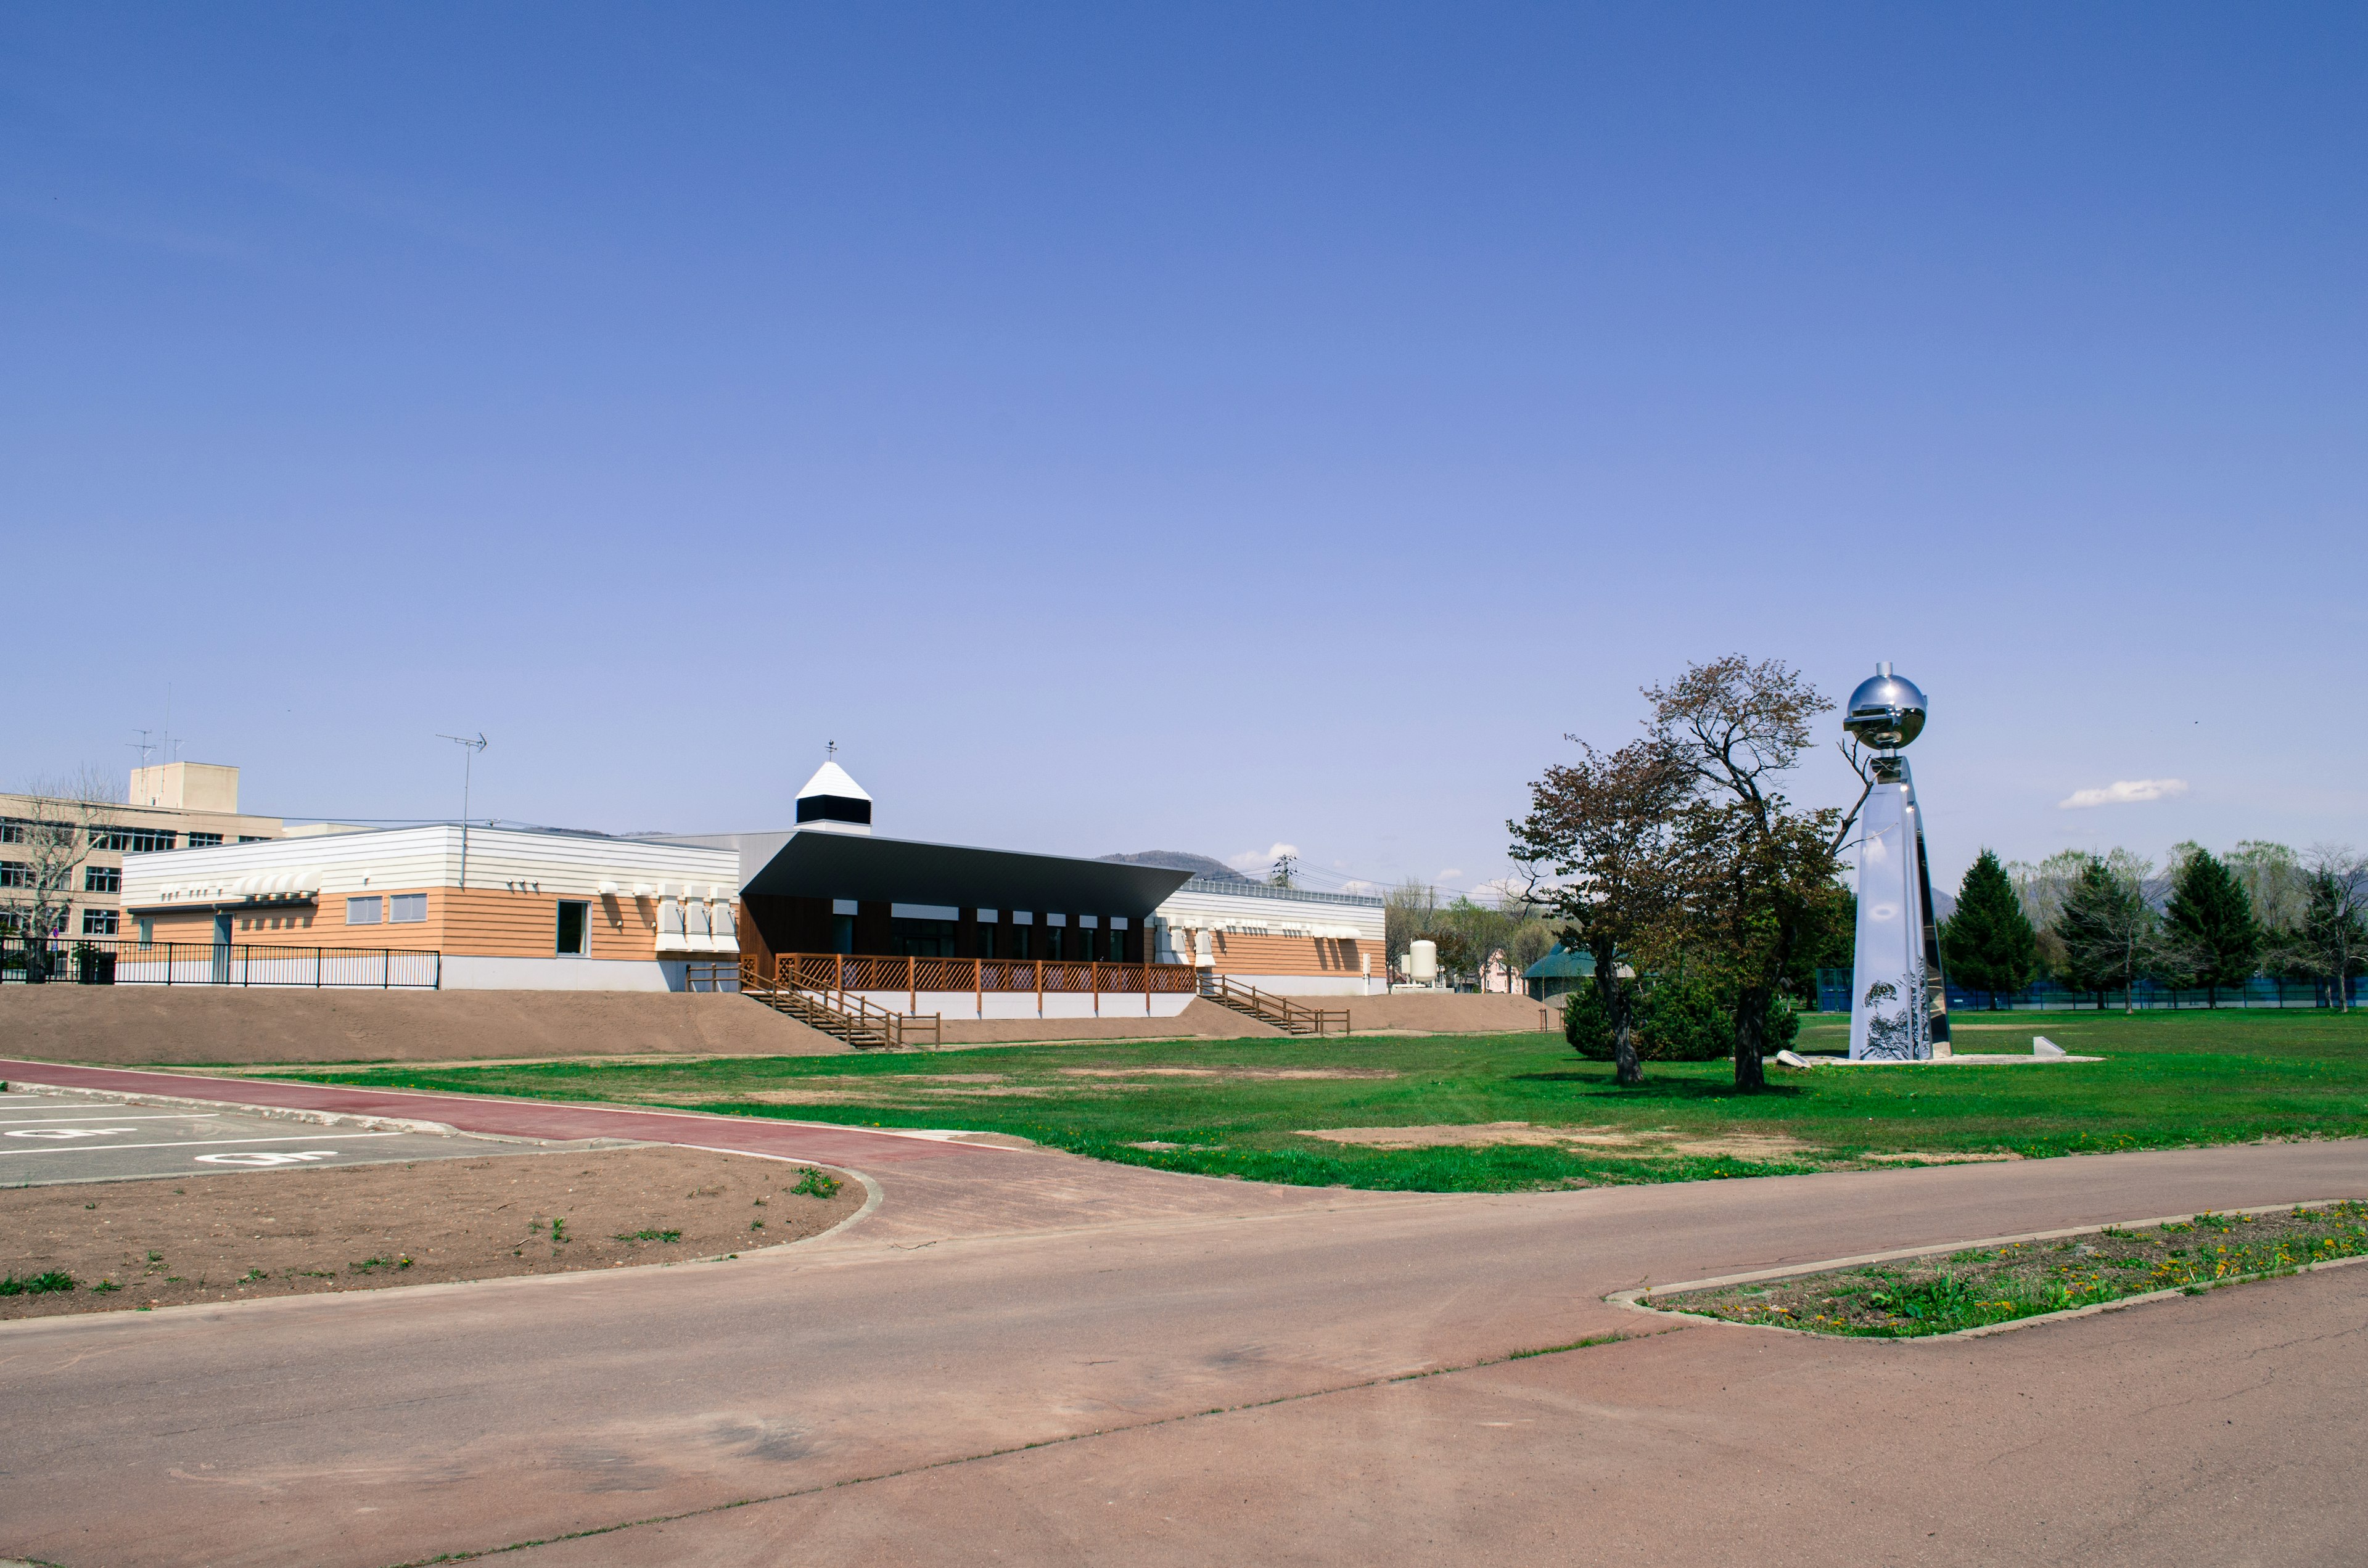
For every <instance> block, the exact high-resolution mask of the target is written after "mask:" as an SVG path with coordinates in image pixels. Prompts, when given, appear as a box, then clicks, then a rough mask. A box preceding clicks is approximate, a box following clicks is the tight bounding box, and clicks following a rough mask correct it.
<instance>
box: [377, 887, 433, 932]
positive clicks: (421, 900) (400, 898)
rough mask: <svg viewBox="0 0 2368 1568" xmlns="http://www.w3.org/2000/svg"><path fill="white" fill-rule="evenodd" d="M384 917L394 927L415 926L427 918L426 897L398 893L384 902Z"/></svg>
mask: <svg viewBox="0 0 2368 1568" xmlns="http://www.w3.org/2000/svg"><path fill="white" fill-rule="evenodd" d="M386 904H387V908H386V917H387V919H388V920H389V921H390V922H391V923H393V925H396V926H416V925H418V924H419V923H420V922H421V921H423V920H425V919H427V894H426V893H424V892H399V893H396V894H395V895H394V896H393V898H390V899H388V900H387V901H386Z"/></svg>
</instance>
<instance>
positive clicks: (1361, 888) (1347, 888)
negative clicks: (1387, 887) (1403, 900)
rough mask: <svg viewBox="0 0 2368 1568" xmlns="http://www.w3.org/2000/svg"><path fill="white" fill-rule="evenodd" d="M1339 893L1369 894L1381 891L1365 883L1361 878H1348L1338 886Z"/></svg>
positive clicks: (1370, 883)
mask: <svg viewBox="0 0 2368 1568" xmlns="http://www.w3.org/2000/svg"><path fill="white" fill-rule="evenodd" d="M1340 891H1341V892H1354V893H1367V894H1371V893H1377V892H1381V891H1382V890H1381V889H1380V888H1378V887H1376V886H1374V885H1373V884H1372V882H1369V881H1365V880H1364V879H1363V878H1362V877H1350V878H1349V880H1348V881H1345V882H1342V883H1341V884H1340Z"/></svg>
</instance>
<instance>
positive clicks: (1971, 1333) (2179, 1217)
mask: <svg viewBox="0 0 2368 1568" xmlns="http://www.w3.org/2000/svg"><path fill="white" fill-rule="evenodd" d="M2354 1201H2357V1200H2356V1199H2342V1198H2305V1199H2296V1200H2295V1201H2294V1202H2291V1203H2263V1204H2258V1205H2256V1206H2254V1207H2252V1208H2249V1209H2212V1210H2203V1212H2205V1213H2212V1214H2283V1213H2285V1212H2287V1211H2288V1210H2294V1209H2317V1208H2323V1207H2325V1206H2326V1205H2328V1204H2330V1203H2348V1202H2354ZM2195 1217H2196V1216H2195V1215H2193V1214H2166V1215H2162V1216H2160V1217H2159V1218H2157V1219H2152V1220H2108V1221H2105V1222H2104V1223H2103V1224H2100V1225H2074V1226H2070V1227H2068V1228H2066V1229H2063V1230H2055V1231H2030V1232H2026V1233H2023V1234H2021V1235H2013V1236H1986V1237H1983V1238H1981V1239H1980V1240H1977V1241H1964V1242H1946V1243H1942V1244H1939V1245H1933V1246H1913V1247H1898V1248H1895V1249H1893V1250H1892V1251H1890V1252H1870V1253H1861V1254H1860V1255H1858V1256H1855V1257H1834V1258H1827V1259H1826V1260H1824V1261H1823V1262H1820V1263H1800V1264H1788V1265H1786V1266H1785V1267H1782V1268H1760V1269H1754V1270H1753V1271H1751V1272H1750V1273H1748V1274H1723V1275H1719V1276H1717V1277H1716V1278H1709V1279H1686V1280H1681V1281H1679V1282H1678V1283H1676V1284H1673V1285H1640V1286H1637V1287H1635V1288H1634V1289H1632V1290H1614V1291H1612V1292H1611V1294H1610V1295H1608V1296H1606V1297H1604V1298H1603V1299H1604V1301H1608V1302H1610V1303H1611V1305H1613V1306H1616V1307H1625V1308H1627V1309H1628V1310H1629V1311H1630V1312H1647V1313H1650V1314H1652V1315H1653V1316H1656V1317H1663V1318H1668V1317H1684V1318H1687V1319H1689V1320H1691V1322H1692V1323H1694V1324H1702V1325H1704V1326H1713V1327H1718V1328H1746V1329H1765V1330H1767V1331H1769V1332H1770V1333H1774V1334H1798V1335H1807V1336H1808V1337H1809V1338H1812V1339H1825V1340H1835V1341H1841V1342H1846V1343H1850V1344H1859V1345H1933V1344H1940V1343H1942V1342H1944V1341H1947V1340H1952V1339H1982V1338H1987V1336H1988V1335H1993V1334H2010V1333H2012V1332H2013V1331H2015V1330H2016V1329H2019V1328H2031V1327H2034V1326H2036V1325H2037V1324H2044V1323H2062V1322H2065V1321H2066V1320H2067V1319H2070V1318H2085V1317H2095V1316H2097V1315H2098V1314H2099V1313H2100V1312H2122V1311H2124V1310H2126V1309H2128V1308H2130V1307H2136V1306H2143V1305H2145V1304H2146V1302H2149V1301H2173V1300H2176V1299H2177V1298H2179V1297H2180V1296H2190V1295H2194V1294H2196V1293H2198V1292H2200V1291H2203V1290H2218V1289H2219V1288H2220V1287H2221V1286H2223V1285H2243V1284H2247V1283H2249V1282H2250V1281H2253V1280H2256V1279H2283V1278H2287V1277H2289V1276H2291V1275H2295V1274H2315V1273H2317V1271H2318V1270H2320V1269H2322V1268H2341V1267H2345V1266H2346V1265H2348V1264H2354V1263H2368V1253H2363V1254H2360V1255H2358V1256H2352V1257H2331V1258H2328V1259H2326V1260H2324V1261H2322V1262H2318V1263H2305V1264H2301V1265H2298V1266H2297V1267H2293V1268H2282V1269H2277V1270H2275V1271H2272V1272H2270V1273H2262V1274H2232V1275H2230V1276H2229V1277H2228V1278H2225V1279H2214V1280H2210V1281H2207V1282H2203V1283H2200V1284H2196V1285H2181V1286H2178V1287H2175V1288H2173V1289H2170V1290H2147V1291H2145V1292H2143V1293H2141V1294H2138V1295H2135V1296H2122V1297H2119V1298H2116V1299H2115V1300H2113V1301H2092V1302H2090V1303H2089V1305H2088V1306H2085V1307H2068V1308H2066V1309H2065V1310H2064V1311H2063V1312H2035V1313H2033V1314H2032V1315H2031V1316H2030V1317H2026V1318H2013V1319H2009V1321H2008V1322H2005V1323H1989V1324H1980V1325H1978V1326H1976V1327H1974V1328H1960V1329H1952V1330H1951V1331H1950V1332H1949V1333H1947V1334H1920V1335H1902V1336H1897V1337H1892V1336H1886V1335H1859V1334H1821V1333H1819V1332H1817V1331H1816V1329H1811V1328H1793V1327H1791V1326H1789V1325H1787V1324H1781V1323H1736V1322H1735V1321H1734V1320H1732V1319H1730V1318H1714V1317H1711V1316H1708V1315H1707V1314H1704V1313H1700V1312H1681V1311H1679V1309H1677V1308H1674V1307H1664V1306H1656V1305H1654V1304H1653V1298H1655V1297H1656V1296H1670V1295H1677V1294H1679V1293H1680V1292H1683V1291H1688V1290H1716V1289H1719V1288H1720V1287H1722V1286H1727V1285H1751V1284H1757V1283H1758V1282H1759V1281H1760V1280H1763V1279H1797V1278H1800V1277H1801V1276H1803V1275H1804V1274H1823V1273H1826V1272H1827V1270H1829V1269H1836V1268H1855V1267H1859V1266H1860V1265H1861V1264H1869V1263H1892V1262H1896V1261H1897V1260H1899V1259H1902V1258H1911V1257H1931V1256H1936V1255H1937V1254H1941V1253H1952V1252H1964V1251H1965V1250H1966V1249H1967V1248H1970V1247H2002V1246H2013V1245H2017V1244H2021V1243H2024V1242H2052V1241H2061V1240H2062V1239H2064V1238H2065V1237H2066V1236H2093V1235H2098V1234H2100V1233H2103V1232H2105V1231H2107V1230H2120V1229H2124V1228H2127V1229H2133V1230H2134V1229H2137V1228H2139V1227H2141V1226H2147V1225H2177V1224H2183V1223H2186V1222H2187V1221H2192V1220H2193V1219H2195Z"/></svg>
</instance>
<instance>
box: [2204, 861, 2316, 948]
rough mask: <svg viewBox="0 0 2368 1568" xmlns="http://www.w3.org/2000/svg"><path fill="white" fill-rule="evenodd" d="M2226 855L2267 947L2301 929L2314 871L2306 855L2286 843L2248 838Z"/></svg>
mask: <svg viewBox="0 0 2368 1568" xmlns="http://www.w3.org/2000/svg"><path fill="white" fill-rule="evenodd" d="M2224 858H2225V860H2226V865H2227V867H2228V874H2229V875H2230V876H2233V877H2235V878H2236V879H2237V885H2238V886H2240V887H2242V888H2243V889H2244V890H2245V897H2246V899H2247V900H2248V902H2249V903H2251V904H2252V906H2253V917H2254V918H2255V919H2256V920H2258V921H2260V925H2261V937H2262V941H2263V943H2264V945H2265V946H2266V945H2271V944H2275V943H2277V942H2278V941H2280V940H2281V939H2283V938H2284V937H2290V936H2292V935H2293V934H2294V932H2296V931H2298V930H2300V929H2301V927H2302V921H2303V912H2304V909H2305V906H2306V905H2307V904H2308V903H2309V902H2310V881H2311V870H2312V868H2311V867H2309V866H2305V864H2304V862H2303V858H2302V857H2300V856H2298V855H2296V854H2295V853H2294V851H2293V850H2292V849H2289V848H2287V847H2286V846H2284V845H2283V844H2276V843H2272V842H2271V841H2270V840H2268V839H2265V838H2247V839H2240V840H2238V841H2237V847H2236V848H2234V849H2231V850H2230V851H2228V853H2227V855H2226V857H2224Z"/></svg>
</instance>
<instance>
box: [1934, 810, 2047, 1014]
mask: <svg viewBox="0 0 2368 1568" xmlns="http://www.w3.org/2000/svg"><path fill="white" fill-rule="evenodd" d="M1941 956H1942V957H1943V958H1944V959H1946V960H1947V961H1948V965H1949V968H1950V970H1951V971H1953V972H1954V974H1955V975H1956V978H1957V983H1959V984H1961V985H1964V986H1968V987H1970V988H1971V989H1973V990H1975V991H1987V992H1988V993H1989V998H1990V1010H1991V1011H1992V1012H1996V1011H1997V1010H1998V994H1999V993H2000V992H2004V993H2007V994H2009V995H2010V994H2013V993H2015V992H2017V991H2020V990H2021V989H2022V988H2023V987H2024V986H2026V985H2028V984H2030V983H2031V975H2032V970H2033V969H2034V968H2036V967H2037V964H2038V956H2039V934H2038V932H2036V931H2034V930H2032V925H2031V921H2030V919H2029V917H2028V916H2026V915H2024V914H2023V913H2022V900H2021V898H2019V897H2018V896H2016V893H2015V890H2014V883H2013V882H2011V881H2009V880H2008V878H2007V874H2006V868H2005V867H2004V866H2001V865H1999V864H1998V856H1997V855H1996V854H1995V853H1994V852H1992V851H1990V850H1988V849H1985V850H1983V851H1982V852H1981V854H1980V856H1979V857H1978V858H1975V861H1974V863H1973V864H1972V865H1971V866H1969V867H1967V868H1966V869H1965V878H1964V881H1962V882H1960V883H1959V884H1958V887H1957V913H1956V914H1954V915H1951V916H1950V917H1949V921H1948V924H1947V925H1945V926H1942V927H1941Z"/></svg>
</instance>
